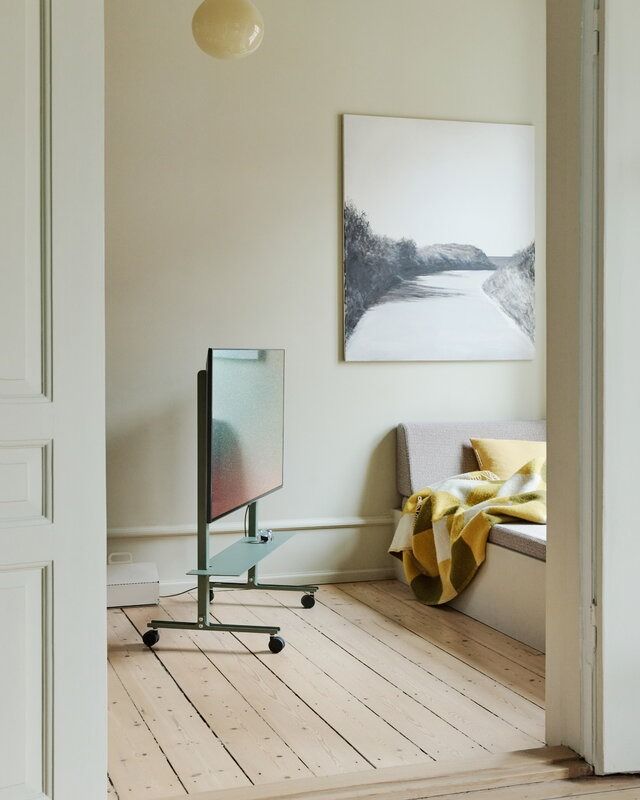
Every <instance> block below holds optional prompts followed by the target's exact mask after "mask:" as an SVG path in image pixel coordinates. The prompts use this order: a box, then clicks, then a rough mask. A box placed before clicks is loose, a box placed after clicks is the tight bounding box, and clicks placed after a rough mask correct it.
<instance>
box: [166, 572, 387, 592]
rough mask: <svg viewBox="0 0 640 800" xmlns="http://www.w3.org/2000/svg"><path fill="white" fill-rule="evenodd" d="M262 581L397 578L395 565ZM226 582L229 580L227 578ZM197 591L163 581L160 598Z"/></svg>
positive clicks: (190, 585) (184, 584)
mask: <svg viewBox="0 0 640 800" xmlns="http://www.w3.org/2000/svg"><path fill="white" fill-rule="evenodd" d="M261 578H262V580H264V581H265V582H269V583H293V584H297V583H300V584H307V583H311V584H318V585H322V584H325V583H355V582H356V581H386V580H389V579H391V578H395V572H394V568H393V565H392V566H391V567H389V568H388V569H387V568H382V567H381V568H378V569H351V570H337V571H336V570H334V571H332V572H331V571H327V572H288V573H283V574H278V575H262V576H261ZM225 580H227V579H226V578H225ZM192 588H193V589H195V581H193V580H191V581H188V580H180V581H161V582H160V597H161V598H162V597H163V596H167V595H172V594H178V593H179V592H185V591H189V590H190V589H192Z"/></svg>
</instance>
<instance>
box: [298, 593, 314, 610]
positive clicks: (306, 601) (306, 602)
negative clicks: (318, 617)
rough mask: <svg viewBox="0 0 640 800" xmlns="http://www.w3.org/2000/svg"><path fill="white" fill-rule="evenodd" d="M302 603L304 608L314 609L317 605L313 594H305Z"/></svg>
mask: <svg viewBox="0 0 640 800" xmlns="http://www.w3.org/2000/svg"><path fill="white" fill-rule="evenodd" d="M300 602H301V603H302V607H303V608H313V607H314V606H315V604H316V598H315V597H314V596H313V595H312V594H303V595H302V600H300Z"/></svg>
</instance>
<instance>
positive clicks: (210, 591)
mask: <svg viewBox="0 0 640 800" xmlns="http://www.w3.org/2000/svg"><path fill="white" fill-rule="evenodd" d="M213 598H214V594H213V589H209V602H210V603H213Z"/></svg>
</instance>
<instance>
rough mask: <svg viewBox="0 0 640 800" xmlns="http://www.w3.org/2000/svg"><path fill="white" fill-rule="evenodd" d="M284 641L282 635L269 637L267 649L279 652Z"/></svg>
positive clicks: (282, 647)
mask: <svg viewBox="0 0 640 800" xmlns="http://www.w3.org/2000/svg"><path fill="white" fill-rule="evenodd" d="M284 645H285V641H284V639H283V638H282V636H272V637H271V638H270V639H269V650H271V652H272V653H279V652H280V651H281V650H283V649H284Z"/></svg>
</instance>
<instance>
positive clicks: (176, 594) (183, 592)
mask: <svg viewBox="0 0 640 800" xmlns="http://www.w3.org/2000/svg"><path fill="white" fill-rule="evenodd" d="M197 588H198V587H197V586H192V587H191V588H190V589H184V590H183V591H182V592H176V593H175V594H161V595H159V597H178V596H179V595H181V594H186V593H187V592H195V590H196V589H197Z"/></svg>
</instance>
